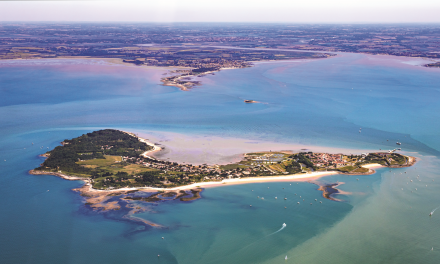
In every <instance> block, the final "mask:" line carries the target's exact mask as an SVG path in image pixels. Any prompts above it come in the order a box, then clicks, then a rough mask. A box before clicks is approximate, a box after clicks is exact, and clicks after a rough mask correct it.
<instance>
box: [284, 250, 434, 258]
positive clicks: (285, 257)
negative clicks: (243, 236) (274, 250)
mask: <svg viewBox="0 0 440 264" xmlns="http://www.w3.org/2000/svg"><path fill="white" fill-rule="evenodd" d="M433 249H434V248H433ZM284 260H287V255H286V257H285V258H284Z"/></svg>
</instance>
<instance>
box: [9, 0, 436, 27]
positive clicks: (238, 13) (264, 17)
mask: <svg viewBox="0 0 440 264" xmlns="http://www.w3.org/2000/svg"><path fill="white" fill-rule="evenodd" d="M439 14H440V0H417V1H414V0H411V1H409V0H217V1H212V0H203V1H202V0H142V1H139V0H128V1H99V0H98V1H44V2H43V1H1V0H0V21H78V22H81V21H91V22H92V21H93V22H107V21H115V22H281V23H440V15H439Z"/></svg>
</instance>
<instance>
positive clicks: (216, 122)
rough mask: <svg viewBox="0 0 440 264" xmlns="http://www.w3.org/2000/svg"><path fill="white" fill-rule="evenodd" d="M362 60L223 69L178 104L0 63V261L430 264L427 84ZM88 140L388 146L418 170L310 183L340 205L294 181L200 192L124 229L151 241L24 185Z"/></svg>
mask: <svg viewBox="0 0 440 264" xmlns="http://www.w3.org/2000/svg"><path fill="white" fill-rule="evenodd" d="M365 58H366V55H359V54H346V55H344V56H340V57H336V58H331V59H326V60H316V61H310V62H306V63H298V62H290V63H264V64H258V65H256V66H255V67H252V68H247V69H240V70H225V71H222V72H220V73H216V75H214V76H207V77H204V78H201V79H202V80H203V82H204V85H203V86H201V87H198V88H195V89H194V90H192V91H190V92H182V91H179V90H178V89H176V88H173V87H164V86H161V85H160V84H159V81H158V80H159V78H160V77H161V76H162V74H163V73H164V72H165V71H163V70H157V69H150V70H142V69H140V68H134V67H123V66H110V65H106V64H104V63H95V64H93V63H92V64H90V63H89V62H84V61H77V62H71V61H67V62H63V61H59V62H57V63H56V64H55V63H50V62H47V63H39V64H32V63H31V64H30V65H28V64H23V63H18V64H14V63H7V64H1V65H0V85H1V86H0V98H1V99H0V121H1V122H0V135H1V137H0V197H1V199H2V203H1V204H0V210H1V212H2V214H0V226H1V229H0V230H1V236H0V252H1V254H0V255H1V263H97V262H102V263H122V262H132V263H286V261H285V260H284V257H285V256H286V255H287V256H288V260H287V263H318V262H320V261H325V262H327V263H354V262H356V263H402V262H405V263H414V262H423V263H437V260H438V258H439V257H440V231H439V229H438V228H437V227H438V226H439V224H440V217H438V216H440V211H439V212H437V213H439V215H438V216H437V215H436V213H435V214H434V215H433V216H432V217H428V214H429V212H431V211H432V210H433V209H434V208H436V207H437V206H440V194H438V191H437V190H438V187H439V186H438V181H440V179H438V178H437V175H438V171H439V169H440V161H439V159H438V157H439V151H440V140H439V133H438V131H439V129H438V128H439V127H438V126H439V123H438V121H437V120H438V118H439V113H440V111H439V110H440V109H439V108H440V104H439V102H438V101H439V98H440V96H439V94H438V93H439V86H438V83H440V72H439V71H435V70H432V69H424V68H422V67H415V66H411V67H410V66H405V65H398V64H396V65H382V64H380V63H374V62H373V63H364V61H365V60H364V59H365ZM244 99H252V100H256V101H259V102H261V103H259V104H244V103H243V100H244ZM360 127H362V133H358V130H359V128H360ZM99 128H123V129H126V130H132V131H141V132H148V131H156V132H157V131H164V132H176V133H181V134H184V135H187V136H189V137H190V136H191V135H203V136H208V137H209V136H221V137H237V138H245V139H252V140H267V141H273V142H278V143H289V144H298V143H300V144H304V145H318V146H319V145H322V146H327V147H338V148H349V149H354V150H359V149H363V150H365V149H368V150H379V149H390V148H395V147H396V145H395V142H396V141H397V140H399V141H400V142H402V146H401V147H402V149H403V151H404V153H406V154H411V155H415V156H417V157H418V158H419V160H420V161H419V162H418V163H417V164H416V165H415V166H414V167H411V168H406V169H393V170H391V172H390V170H389V169H379V170H378V172H377V173H376V174H374V175H370V176H354V177H348V176H342V175H337V176H329V177H324V178H322V179H320V180H319V182H320V183H334V182H344V184H342V185H341V186H340V189H341V190H343V191H345V192H347V194H343V195H338V198H340V199H342V200H343V202H335V201H329V200H325V199H323V198H322V197H321V192H319V191H317V186H316V185H314V184H310V183H298V184H297V183H288V182H280V183H255V184H246V185H234V186H222V187H217V188H210V189H206V190H204V191H203V192H202V196H203V199H199V200H196V201H193V202H187V203H182V202H166V203H160V204H158V205H151V206H150V207H151V208H150V209H151V210H149V211H147V212H144V213H141V214H139V215H138V216H139V217H142V218H145V219H147V220H149V221H152V222H155V223H159V224H161V225H163V226H165V228H163V229H156V228H152V227H149V226H144V225H140V224H138V223H135V222H132V221H128V220H126V219H123V218H121V216H122V215H123V214H124V212H123V211H115V212H109V213H97V212H93V211H91V210H89V209H88V207H87V206H85V205H84V204H83V201H82V199H81V197H80V196H79V195H78V194H77V193H75V192H73V191H72V189H73V188H76V187H79V186H81V183H80V182H69V181H65V180H62V179H59V178H57V177H53V176H33V175H29V174H28V173H27V171H28V170H29V169H32V168H34V167H36V166H38V164H39V163H41V162H42V158H41V157H38V155H39V154H41V153H43V152H45V151H46V150H47V147H49V148H53V147H55V146H57V145H58V144H59V142H61V141H62V140H63V139H65V138H72V137H76V136H79V135H81V134H83V133H85V132H89V131H92V130H95V129H99ZM387 139H389V141H387ZM32 142H33V143H34V145H32ZM5 160H6V161H5ZM405 172H406V173H405ZM401 173H402V174H401ZM417 175H420V177H419V178H417ZM408 177H409V178H408ZM356 179H359V180H356ZM410 180H413V181H412V182H411V181H410ZM290 184H291V185H290ZM426 185H428V186H426ZM268 187H269V188H268ZM283 188H284V189H283ZM415 188H417V190H416V189H415ZM402 189H403V190H402ZM252 190H253V191H252ZM411 191H412V192H411ZM295 193H296V194H297V195H295ZM257 196H260V197H265V199H264V200H261V199H258V198H257ZM275 196H277V197H278V199H276V200H275V199H274V197H275ZM299 196H301V198H299ZM283 197H287V198H288V199H287V200H284V199H282V198H283ZM303 199H304V201H303ZM314 199H318V201H322V202H323V203H322V204H320V203H318V202H316V201H315V200H314ZM298 201H299V202H300V204H297V202H298ZM310 203H312V205H311V204H310ZM249 205H252V207H250V206H249ZM284 207H286V208H284ZM283 223H286V224H287V227H286V228H285V229H283V230H281V231H280V232H278V233H276V234H272V233H274V232H276V231H277V230H279V229H280V228H281V226H282V224H283ZM271 234H272V235H271ZM161 237H164V238H165V239H161ZM432 248H434V250H431V249H432ZM158 255H160V257H158Z"/></svg>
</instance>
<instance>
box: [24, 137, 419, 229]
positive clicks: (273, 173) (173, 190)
mask: <svg viewBox="0 0 440 264" xmlns="http://www.w3.org/2000/svg"><path fill="white" fill-rule="evenodd" d="M159 150H160V148H159V147H158V146H156V145H155V144H153V143H151V142H148V141H147V140H146V139H143V138H140V137H138V136H137V135H135V134H133V133H129V132H125V131H119V130H115V129H104V130H99V131H94V132H91V133H87V134H84V135H82V136H80V137H77V138H74V139H70V140H69V139H65V140H64V141H63V142H61V146H57V147H55V148H54V149H53V150H50V151H48V152H47V153H44V154H42V156H44V157H46V159H45V161H44V162H43V163H42V164H41V166H39V167H38V168H35V169H33V170H31V171H30V173H31V174H35V175H55V176H59V177H62V178H64V179H67V180H82V181H84V182H85V184H84V185H83V186H82V187H81V188H77V189H75V191H78V192H80V193H81V195H82V196H83V197H85V202H86V205H88V206H90V207H91V208H93V209H96V210H102V211H106V210H119V209H121V202H122V201H123V202H125V207H126V208H131V210H130V213H129V214H128V215H126V216H125V217H129V218H130V219H131V220H135V221H143V223H145V224H148V225H152V226H157V224H154V223H149V222H148V223H146V222H145V220H140V218H139V219H138V218H136V217H134V216H133V214H134V213H136V212H141V211H143V210H145V208H142V206H140V205H139V204H138V203H139V202H148V203H157V202H159V201H170V200H176V199H178V200H180V201H182V202H190V201H193V200H196V199H199V198H201V194H200V193H201V192H202V191H203V188H202V186H213V185H218V184H236V183H246V182H256V181H277V180H295V179H296V180H298V179H310V178H313V177H321V176H323V175H329V174H349V175H368V174H372V173H374V172H375V171H374V170H373V169H372V168H371V167H372V165H373V166H374V165H378V166H386V167H392V168H396V167H406V166H411V165H413V164H414V163H415V162H416V160H415V158H414V157H410V156H405V155H401V154H399V153H396V150H391V151H389V152H375V153H363V154H361V155H353V154H350V155H347V154H330V153H316V152H299V153H293V152H290V151H281V152H272V151H268V152H256V153H246V154H244V156H243V158H242V160H241V161H240V162H237V163H232V164H227V165H216V164H215V165H207V164H203V165H192V164H179V163H177V162H172V161H164V160H159V159H156V158H154V157H152V156H149V154H150V153H152V152H155V151H159ZM334 186H337V185H329V186H324V187H322V186H321V187H320V188H321V189H320V190H323V191H324V194H323V196H324V198H327V199H332V198H331V197H330V194H331V193H336V191H334V190H333V189H332V188H333V187H334ZM332 200H335V199H332ZM133 203H135V204H136V205H134V204H133Z"/></svg>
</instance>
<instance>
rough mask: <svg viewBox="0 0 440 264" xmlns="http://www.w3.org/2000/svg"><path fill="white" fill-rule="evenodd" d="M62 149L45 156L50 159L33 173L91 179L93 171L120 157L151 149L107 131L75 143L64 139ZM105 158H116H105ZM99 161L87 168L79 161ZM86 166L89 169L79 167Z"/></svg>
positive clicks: (84, 137) (80, 138)
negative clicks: (63, 174) (77, 176)
mask: <svg viewBox="0 0 440 264" xmlns="http://www.w3.org/2000/svg"><path fill="white" fill-rule="evenodd" d="M62 144H63V146H58V147H56V148H55V149H53V150H52V151H49V152H47V154H49V157H48V158H47V159H46V160H45V161H44V162H43V164H42V165H41V167H39V168H36V170H44V171H52V172H57V171H62V172H65V173H71V174H74V175H84V176H91V175H93V174H94V173H95V172H96V171H95V170H94V167H95V166H96V167H99V166H100V165H101V166H102V165H103V164H107V163H108V162H113V161H114V160H115V159H118V158H119V159H120V157H121V156H126V157H135V156H138V155H139V154H141V153H142V152H144V151H146V150H149V149H151V148H152V147H151V146H148V145H147V144H144V143H142V142H140V141H139V140H138V139H137V138H136V137H133V136H131V135H129V134H127V133H124V132H121V131H118V130H113V129H106V130H100V131H95V132H92V133H87V134H85V135H82V136H80V137H77V138H74V139H71V140H69V139H66V140H64V141H63V142H62ZM105 155H107V156H108V155H116V156H119V157H115V158H111V159H110V158H106V157H105ZM93 159H98V161H94V162H91V163H89V164H87V163H85V164H80V163H78V161H87V160H93ZM82 165H88V166H82Z"/></svg>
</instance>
